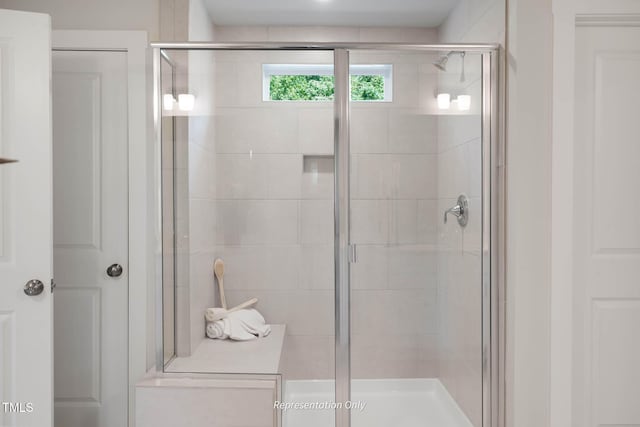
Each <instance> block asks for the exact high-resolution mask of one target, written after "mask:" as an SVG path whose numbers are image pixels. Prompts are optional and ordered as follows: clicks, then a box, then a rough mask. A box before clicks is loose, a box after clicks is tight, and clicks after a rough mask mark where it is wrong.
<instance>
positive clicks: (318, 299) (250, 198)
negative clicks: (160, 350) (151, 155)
mask: <svg viewBox="0 0 640 427" xmlns="http://www.w3.org/2000/svg"><path fill="white" fill-rule="evenodd" d="M163 53H164V54H165V55H166V56H167V57H168V58H170V60H171V61H172V62H173V64H174V69H175V77H174V81H175V87H174V90H173V92H166V93H163V94H162V96H161V98H162V103H163V105H162V114H163V117H171V118H173V120H174V124H175V129H174V135H175V138H174V145H173V147H172V150H169V153H168V154H167V155H168V156H173V157H172V158H173V163H174V166H173V170H174V173H175V178H174V183H173V191H174V193H175V195H174V197H173V198H172V199H166V200H165V202H169V201H170V200H173V201H172V202H171V203H174V206H173V209H172V210H171V211H172V212H174V219H173V224H172V225H173V227H174V229H175V239H174V240H175V242H174V243H173V249H175V258H174V259H173V263H174V265H175V354H174V356H173V358H172V359H171V360H170V361H169V362H168V363H166V365H165V371H167V372H206V373H223V374H233V373H238V374H269V375H274V374H275V375H282V379H283V384H284V395H283V399H282V400H284V401H297V402H300V401H302V402H304V401H305V399H307V400H308V399H312V400H313V401H314V402H315V401H317V400H322V401H332V400H334V397H333V396H334V369H335V364H334V257H333V236H334V222H333V208H334V206H333V200H334V193H333V191H334V187H333V183H334V174H333V147H334V135H333V120H334V118H333V114H334V112H333V111H334V108H333V102H332V96H333V93H332V91H333V53H332V52H330V51H266V50H265V51H249V50H171V49H168V50H163ZM161 77H162V81H163V82H164V81H165V80H167V79H170V78H171V76H170V74H169V72H168V70H163V73H162V76H161ZM163 87H164V86H163ZM163 130H164V129H163ZM165 184H166V183H165ZM169 185H170V184H169ZM167 194H168V193H167ZM165 211H167V210H165ZM165 226H166V228H165V232H167V231H169V232H170V230H171V227H167V224H166V221H165ZM166 244H168V243H167V240H166V239H165V245H166ZM216 260H221V261H222V263H223V265H224V274H223V280H222V281H220V280H217V279H216V278H215V277H214V262H215V261H216ZM220 282H223V283H224V289H225V299H226V303H227V306H228V307H229V308H231V307H234V306H236V305H238V304H241V303H243V302H245V301H249V300H251V299H253V298H257V299H258V302H257V304H256V305H255V306H254V307H253V308H255V309H256V310H257V311H258V313H259V314H260V315H261V316H263V317H264V319H265V322H266V324H267V325H269V327H270V333H269V335H267V336H266V337H259V338H256V339H252V340H249V341H247V342H241V341H236V340H233V338H238V339H239V338H242V337H240V336H235V334H233V335H232V336H231V337H230V338H231V339H225V340H222V339H212V338H210V337H209V336H212V335H214V336H215V334H217V333H223V334H226V333H227V331H226V329H224V326H225V325H224V324H216V325H218V326H215V328H214V329H213V332H214V333H211V332H212V330H210V329H212V325H211V324H207V323H206V322H205V312H206V310H207V308H211V307H221V306H222V300H221V297H220V294H219V284H220ZM166 302H167V301H165V303H166ZM232 317H235V316H229V317H227V319H226V320H229V319H231V318H232ZM258 320H259V318H258ZM254 321H255V320H254ZM258 323H260V322H259V321H258ZM257 330H259V331H264V329H263V327H262V326H260V325H259V326H258V327H257ZM207 331H209V334H207ZM165 344H167V345H168V343H165ZM305 416H319V417H321V418H322V419H323V421H322V425H323V426H330V425H333V422H334V420H333V418H334V416H333V412H332V411H328V410H326V409H324V410H318V411H316V413H315V415H314V413H313V411H285V412H284V414H283V417H284V422H285V425H290V426H296V425H304V424H305V421H304V417H305ZM299 417H303V418H302V421H301V419H299Z"/></svg>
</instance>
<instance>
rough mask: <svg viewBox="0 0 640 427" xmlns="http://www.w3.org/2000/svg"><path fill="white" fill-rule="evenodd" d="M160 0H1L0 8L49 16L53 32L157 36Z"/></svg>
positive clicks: (154, 37) (150, 37) (151, 37)
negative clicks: (132, 32) (143, 32)
mask: <svg viewBox="0 0 640 427" xmlns="http://www.w3.org/2000/svg"><path fill="white" fill-rule="evenodd" d="M159 3H160V0H135V1H130V0H109V1H103V0H46V1H42V0H0V8H5V9H17V10H26V11H32V12H42V13H48V14H50V15H51V25H52V28H53V29H54V30H146V31H148V32H149V39H150V40H154V39H156V38H158V35H159V13H160V12H159V10H160V6H159Z"/></svg>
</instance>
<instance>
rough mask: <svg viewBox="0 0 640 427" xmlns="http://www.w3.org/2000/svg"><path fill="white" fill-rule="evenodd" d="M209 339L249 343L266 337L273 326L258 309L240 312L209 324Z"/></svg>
mask: <svg viewBox="0 0 640 427" xmlns="http://www.w3.org/2000/svg"><path fill="white" fill-rule="evenodd" d="M206 332H207V337H209V338H213V339H223V340H224V339H231V340H235V341H249V340H254V339H256V338H262V337H266V336H267V335H269V334H270V333H271V326H269V325H267V324H266V323H265V320H264V317H262V315H261V314H260V313H259V312H258V310H256V309H253V308H252V309H248V310H238V311H235V312H233V313H229V314H228V315H227V317H225V318H224V319H221V320H217V321H215V322H207V330H206Z"/></svg>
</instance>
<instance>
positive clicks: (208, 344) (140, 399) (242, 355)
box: [135, 325, 286, 427]
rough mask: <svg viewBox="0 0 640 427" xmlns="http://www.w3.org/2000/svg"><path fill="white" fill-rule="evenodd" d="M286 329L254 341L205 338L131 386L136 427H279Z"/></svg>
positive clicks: (279, 327) (278, 328)
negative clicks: (189, 351) (188, 352)
mask: <svg viewBox="0 0 640 427" xmlns="http://www.w3.org/2000/svg"><path fill="white" fill-rule="evenodd" d="M285 330H286V327H285V325H271V334H269V336H267V337H265V338H261V339H257V340H253V341H244V342H238V341H227V340H211V339H204V340H203V341H202V342H201V343H200V344H199V345H198V347H197V348H196V350H195V351H194V352H193V354H192V355H191V356H188V357H176V358H174V359H173V360H172V361H171V362H170V363H169V364H168V366H167V367H165V371H164V372H149V374H148V375H147V377H145V378H144V379H143V380H141V381H139V382H138V383H137V384H136V405H135V407H136V426H137V427H175V426H180V425H189V426H190V427H211V426H212V425H215V426H216V427H233V426H238V425H242V426H246V427H278V426H280V424H281V418H282V415H281V413H280V411H278V410H276V409H274V401H276V400H282V399H281V396H282V386H281V383H282V380H281V366H280V359H281V356H282V348H283V345H284V337H285Z"/></svg>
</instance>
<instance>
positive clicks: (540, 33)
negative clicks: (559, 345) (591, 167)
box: [506, 0, 552, 427]
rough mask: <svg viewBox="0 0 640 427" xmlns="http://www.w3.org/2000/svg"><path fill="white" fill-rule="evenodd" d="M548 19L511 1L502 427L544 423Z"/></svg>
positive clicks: (529, 4)
mask: <svg viewBox="0 0 640 427" xmlns="http://www.w3.org/2000/svg"><path fill="white" fill-rule="evenodd" d="M551 35H552V19H551V2H550V1H549V0H510V1H509V28H508V40H507V58H506V60H507V66H508V69H507V82H508V84H507V106H508V109H507V146H506V152H507V157H506V175H507V178H506V179H507V194H506V215H507V229H506V236H507V240H506V257H507V259H506V263H507V264H506V286H507V308H506V310H507V319H506V321H507V326H506V328H507V344H506V345H507V355H506V357H507V360H506V363H507V367H506V382H507V384H506V386H507V389H506V391H507V399H506V408H507V423H506V425H507V426H518V427H534V426H535V427H540V426H547V425H548V424H549V328H550V323H549V317H550V312H549V298H550V282H549V278H550V265H551V258H550V243H551V240H550V239H551V228H550V227H551V224H550V215H551V108H552V105H551V99H552V87H551V74H552V57H551V52H552V38H551V37H552V36H551Z"/></svg>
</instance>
